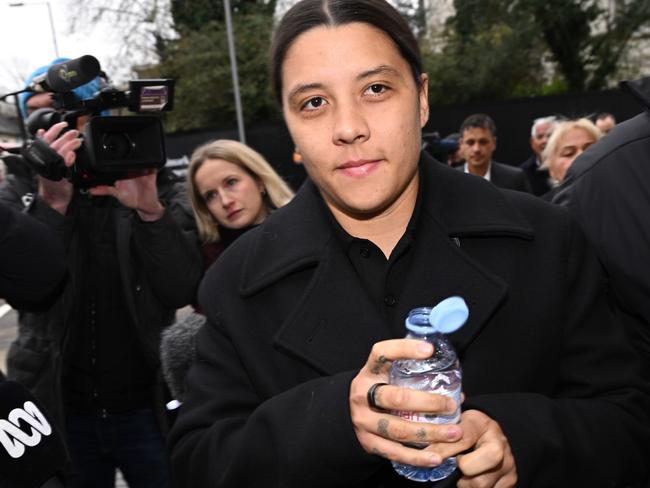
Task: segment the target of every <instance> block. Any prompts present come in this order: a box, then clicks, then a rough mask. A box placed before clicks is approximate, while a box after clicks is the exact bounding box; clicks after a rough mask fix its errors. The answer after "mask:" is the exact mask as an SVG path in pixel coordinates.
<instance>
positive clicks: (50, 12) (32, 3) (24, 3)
mask: <svg viewBox="0 0 650 488" xmlns="http://www.w3.org/2000/svg"><path fill="white" fill-rule="evenodd" d="M27 5H45V6H46V7H47V14H48V16H49V18H50V30H51V31H52V43H53V44H54V53H55V54H56V57H57V58H58V57H60V56H59V46H58V44H57V43H56V31H55V30H54V19H53V18H52V7H51V6H50V2H29V3H26V2H14V3H10V4H9V6H10V7H25V6H27Z"/></svg>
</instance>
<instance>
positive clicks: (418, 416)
mask: <svg viewBox="0 0 650 488" xmlns="http://www.w3.org/2000/svg"><path fill="white" fill-rule="evenodd" d="M392 413H393V414H395V415H398V416H399V417H400V418H403V419H404V420H408V421H410V422H427V423H430V424H457V423H458V422H459V421H460V409H457V410H456V411H455V412H454V413H453V414H451V415H438V414H432V413H424V412H403V411H394V412H392Z"/></svg>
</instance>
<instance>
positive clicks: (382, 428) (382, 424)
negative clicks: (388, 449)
mask: <svg viewBox="0 0 650 488" xmlns="http://www.w3.org/2000/svg"><path fill="white" fill-rule="evenodd" d="M388 424H389V422H388V419H384V418H382V419H379V422H377V432H378V433H379V435H380V436H382V437H388Z"/></svg>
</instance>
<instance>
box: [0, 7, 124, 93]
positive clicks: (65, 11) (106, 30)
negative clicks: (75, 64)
mask: <svg viewBox="0 0 650 488" xmlns="http://www.w3.org/2000/svg"><path fill="white" fill-rule="evenodd" d="M16 1H17V0H0V93H6V92H8V91H14V90H17V89H19V88H22V85H23V82H22V80H24V78H25V77H26V76H27V75H29V74H30V73H31V72H32V71H34V69H36V68H38V67H39V66H43V65H46V64H49V63H50V62H51V61H52V60H53V59H55V58H56V57H57V56H56V52H55V49H54V42H53V40H52V29H51V27H50V20H49V15H48V8H47V2H44V1H43V2H39V1H30V0H25V1H24V2H23V3H25V5H24V6H22V7H10V6H9V4H10V3H14V2H16ZM69 2H70V0H50V1H49V4H50V7H51V10H52V18H53V21H54V22H53V23H54V30H55V34H56V41H57V45H58V51H59V55H60V56H62V57H69V58H76V57H79V56H82V55H84V54H92V55H93V56H95V57H96V58H97V59H99V62H100V63H101V65H102V68H103V69H104V70H106V71H107V73H108V75H109V76H111V77H112V78H113V79H120V78H122V79H127V78H128V77H129V73H128V70H127V72H126V73H124V72H122V73H119V74H118V73H115V71H116V70H117V68H116V60H115V53H116V51H117V46H118V45H119V43H120V40H121V39H120V37H119V32H118V31H117V30H116V29H114V28H111V25H110V23H107V22H104V23H103V24H102V25H99V26H94V27H93V26H86V27H85V28H83V29H82V30H81V31H79V32H75V33H71V32H70V19H71V15H73V9H72V8H70V7H69V6H68V4H69ZM121 64H124V65H128V63H121ZM109 68H112V69H111V70H110V71H109ZM120 81H122V80H120Z"/></svg>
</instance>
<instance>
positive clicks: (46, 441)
mask: <svg viewBox="0 0 650 488" xmlns="http://www.w3.org/2000/svg"><path fill="white" fill-rule="evenodd" d="M67 463H68V453H67V450H66V447H65V444H64V442H63V438H62V436H61V434H60V433H59V431H58V429H57V428H56V426H55V425H54V424H53V422H52V421H51V420H50V419H49V418H48V416H47V415H46V413H45V411H44V410H43V408H42V407H41V406H40V404H39V402H38V400H36V398H34V396H33V395H32V394H31V393H29V392H28V391H27V390H26V389H25V388H24V387H23V386H21V385H20V384H18V383H15V382H13V381H7V380H4V381H2V380H0V473H2V478H3V479H4V480H6V481H7V482H8V483H9V485H10V486H16V487H21V488H32V487H34V488H40V487H41V486H42V485H43V484H44V483H46V482H47V481H48V480H50V479H52V478H53V477H56V476H57V475H59V474H61V473H63V471H64V469H65V468H66V465H67Z"/></svg>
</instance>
